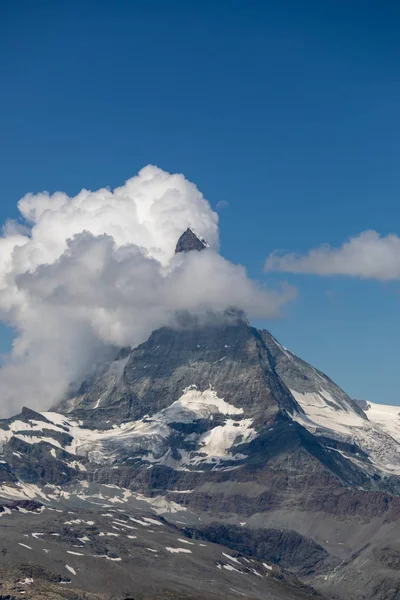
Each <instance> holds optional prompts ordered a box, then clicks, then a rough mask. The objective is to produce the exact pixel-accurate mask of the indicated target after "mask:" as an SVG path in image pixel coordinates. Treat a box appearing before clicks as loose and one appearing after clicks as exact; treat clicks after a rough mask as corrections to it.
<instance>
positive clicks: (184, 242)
mask: <svg viewBox="0 0 400 600" xmlns="http://www.w3.org/2000/svg"><path fill="white" fill-rule="evenodd" d="M207 246H208V244H207V242H206V241H205V240H203V239H200V238H199V237H197V235H196V234H195V233H194V232H193V231H192V229H190V227H188V228H187V229H186V231H185V232H184V233H182V235H181V237H180V238H179V240H178V242H177V244H176V248H175V254H178V253H179V252H190V251H191V250H204V248H207Z"/></svg>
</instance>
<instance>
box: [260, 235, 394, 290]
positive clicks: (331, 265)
mask: <svg viewBox="0 0 400 600" xmlns="http://www.w3.org/2000/svg"><path fill="white" fill-rule="evenodd" d="M265 271H281V272H285V273H305V274H313V275H325V276H328V275H347V276H350V277H360V278H365V279H377V280H379V281H390V280H396V279H400V238H399V237H398V236H397V235H394V234H391V235H387V236H385V237H382V236H380V235H379V233H377V232H376V231H364V232H362V233H360V234H359V235H357V236H355V237H351V238H350V239H349V240H348V241H347V242H345V243H344V244H343V245H342V246H341V247H340V248H332V247H331V246H329V245H327V244H325V245H322V246H319V247H318V248H313V249H311V250H310V251H309V252H308V253H307V254H306V255H304V256H301V255H298V254H291V253H290V254H283V255H278V254H277V253H272V254H270V255H269V256H268V258H267V260H266V262H265Z"/></svg>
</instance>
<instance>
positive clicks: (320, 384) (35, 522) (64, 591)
mask: <svg viewBox="0 0 400 600" xmlns="http://www.w3.org/2000/svg"><path fill="white" fill-rule="evenodd" d="M188 231H189V233H188V232H185V233H184V234H183V236H182V237H181V238H180V240H179V242H178V245H177V251H189V250H192V249H195V250H201V248H199V247H197V246H198V244H197V243H194V244H192V242H191V239H192V234H193V232H191V230H188ZM193 235H195V234H193ZM195 237H196V236H195ZM182 238H183V239H182ZM197 239H198V238H197ZM199 242H200V243H201V240H199ZM178 246H179V249H178ZM203 248H204V246H203ZM399 413H400V408H396V407H383V406H378V405H373V404H372V403H368V402H367V403H366V402H364V403H363V402H361V403H360V402H359V401H354V400H352V399H351V398H349V396H347V395H346V394H345V392H343V391H342V390H341V389H340V388H339V387H338V386H337V385H336V384H335V383H334V382H333V381H331V380H330V379H329V378H328V377H327V376H326V375H324V374H323V373H321V372H319V371H318V370H316V369H315V368H313V367H312V366H311V365H309V364H307V363H306V362H304V361H302V360H301V359H300V358H298V357H297V356H295V355H294V354H293V353H291V352H290V351H289V350H287V349H286V348H284V347H283V346H281V345H280V344H279V342H278V341H277V340H276V339H275V338H274V337H273V336H272V335H271V334H270V333H269V332H267V331H265V330H261V331H260V330H258V329H255V328H254V327H252V326H251V325H250V324H249V323H248V322H247V321H246V319H245V318H244V316H243V315H242V314H241V313H240V312H239V311H235V310H232V311H228V312H227V313H225V314H224V315H214V317H213V318H212V319H211V318H210V321H209V323H208V324H206V325H204V324H201V325H200V324H199V323H198V322H196V320H195V319H190V318H188V319H186V320H184V321H183V322H182V324H181V326H180V327H176V328H162V329H159V330H157V331H154V332H153V333H152V335H151V336H150V338H149V339H148V340H147V341H146V342H145V343H143V344H141V345H140V346H138V347H137V348H133V349H131V348H123V349H121V350H120V351H118V352H117V353H116V355H115V357H114V359H113V360H111V361H109V362H107V363H106V364H104V365H103V366H102V367H101V368H99V369H98V370H97V371H96V372H95V373H92V374H91V375H90V377H89V378H88V379H87V381H85V382H84V384H82V386H81V388H80V390H79V393H78V394H77V395H75V396H74V397H72V398H68V399H66V400H65V401H63V402H62V403H61V404H60V405H59V406H57V407H55V408H54V409H53V410H52V411H49V412H44V413H37V412H34V411H32V410H30V409H28V408H24V409H23V410H22V412H21V414H19V415H17V416H15V417H13V418H11V419H5V420H3V421H0V526H1V528H2V536H0V546H1V549H2V550H1V551H2V554H1V555H0V556H3V558H2V559H0V598H2V597H5V598H14V597H15V598H17V597H18V598H19V597H20V593H21V592H25V594H24V597H25V598H75V599H77V598H83V597H85V598H103V599H104V600H105V599H106V598H107V599H110V598H119V599H121V600H123V599H125V600H128V599H129V598H133V597H135V598H165V597H170V598H193V599H194V598H197V599H198V600H200V599H206V598H207V599H208V598H219V597H224V598H237V597H239V596H244V597H246V598H271V599H272V598H275V599H278V600H291V599H292V598H293V599H295V598H297V599H301V598H308V597H314V598H322V597H324V598H336V599H341V598H348V597H352V598H354V599H356V600H357V599H358V600H361V599H371V600H373V599H375V600H395V599H396V598H397V599H398V598H399V597H400V575H399V569H398V567H399V565H400V544H399V542H398V540H399V539H400V536H399V534H400V531H399V525H398V523H399V517H400V498H399V496H400V419H399ZM85 594H86V595H85Z"/></svg>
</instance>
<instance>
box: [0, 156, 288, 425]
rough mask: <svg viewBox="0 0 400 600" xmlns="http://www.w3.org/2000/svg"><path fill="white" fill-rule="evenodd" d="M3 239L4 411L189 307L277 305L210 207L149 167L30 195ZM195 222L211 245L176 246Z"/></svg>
mask: <svg viewBox="0 0 400 600" xmlns="http://www.w3.org/2000/svg"><path fill="white" fill-rule="evenodd" d="M18 207H19V210H20V213H21V217H22V221H23V223H22V225H21V224H19V223H13V222H9V223H7V224H6V226H5V228H4V230H3V237H1V238H0V253H1V256H2V259H3V260H2V262H1V263H0V319H1V320H2V321H3V322H5V323H7V324H9V325H10V326H12V327H13V328H14V330H15V331H16V337H15V339H14V343H13V348H12V352H11V354H10V356H8V357H6V359H5V362H4V365H3V366H2V368H1V369H0V414H1V415H2V416H4V415H8V414H11V413H13V412H15V411H17V410H19V409H20V407H21V406H22V405H23V404H26V405H28V406H31V407H33V408H38V409H45V408H48V407H49V406H51V405H52V404H54V403H55V402H56V401H58V400H60V399H61V398H62V397H63V396H64V395H65V394H66V392H67V390H68V389H69V386H71V384H73V383H79V382H80V381H81V380H82V378H83V377H84V376H85V375H86V374H87V373H88V371H89V370H90V369H91V368H92V367H93V365H94V364H95V363H96V361H98V360H100V359H102V358H103V357H104V356H105V354H106V353H107V352H109V350H110V348H112V347H119V346H125V345H132V346H135V345H137V344H139V343H141V342H143V341H145V340H146V339H147V337H148V336H149V335H150V333H151V332H152V331H153V330H154V329H155V328H157V327H160V326H163V325H172V326H174V325H176V315H177V314H179V313H182V312H184V311H188V312H190V313H191V314H193V315H196V316H199V317H204V318H205V316H206V315H207V314H208V313H209V312H210V311H224V310H226V309H228V308H230V307H232V306H237V307H239V308H241V309H243V310H244V311H245V312H246V313H248V315H249V317H250V318H252V317H254V318H269V317H276V316H277V315H279V311H280V308H281V306H282V304H283V303H284V302H286V301H287V300H289V299H291V298H292V297H293V289H292V288H290V287H288V288H284V289H282V290H281V291H280V292H277V291H268V290H266V289H265V288H263V287H260V286H259V285H257V284H256V283H255V282H253V281H252V280H250V279H249V278H248V277H247V275H246V271H245V269H244V268H243V267H241V266H239V265H234V264H232V263H230V262H229V261H227V260H225V259H224V258H223V257H222V256H220V255H219V254H218V244H219V241H218V216H217V214H216V213H215V212H214V211H213V210H212V209H211V207H210V205H209V203H208V202H207V200H205V198H204V197H203V196H202V194H201V192H200V191H199V190H198V189H197V188H196V186H195V185H194V184H192V183H190V182H189V181H187V180H186V179H185V177H184V176H183V175H177V174H173V175H171V174H169V173H166V172H165V171H162V170H161V169H159V168H157V167H154V166H147V167H145V168H144V169H142V170H141V171H140V172H139V174H138V175H137V176H135V177H133V178H131V179H129V180H128V181H127V182H126V183H125V184H124V185H123V186H121V187H119V188H116V189H115V190H113V191H111V190H110V189H108V188H104V189H100V190H97V191H95V192H91V191H88V190H82V191H81V192H80V193H79V194H78V195H77V196H75V197H73V198H70V197H68V196H67V195H66V194H64V193H62V192H57V193H55V194H52V195H50V194H48V193H45V192H44V193H40V194H36V195H33V194H29V195H27V196H25V197H24V198H22V199H21V200H20V201H19V203H18ZM187 227H192V228H193V229H194V230H195V231H196V232H197V233H198V234H200V235H201V236H203V237H204V238H205V239H206V240H207V241H208V242H209V244H210V248H207V249H206V250H204V251H203V252H191V253H187V254H184V253H180V254H178V255H175V253H174V250H175V245H176V242H177V239H178V238H179V236H180V235H181V234H182V232H183V231H184V230H185V229H186V228H187Z"/></svg>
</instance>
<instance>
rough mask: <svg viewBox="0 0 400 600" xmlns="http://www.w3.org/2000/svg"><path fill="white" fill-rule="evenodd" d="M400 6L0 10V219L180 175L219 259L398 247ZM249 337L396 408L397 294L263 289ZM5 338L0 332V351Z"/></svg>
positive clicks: (327, 0) (193, 3)
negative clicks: (389, 243)
mask: <svg viewBox="0 0 400 600" xmlns="http://www.w3.org/2000/svg"><path fill="white" fill-rule="evenodd" d="M399 30H400V5H399V3H398V2H394V1H393V2H387V1H386V2H385V1H380V2H378V1H375V2H373V1H370V2H368V1H367V0H359V1H355V0H343V1H339V0H315V1H313V0H308V1H307V2H299V1H298V0H293V1H286V0H279V1H278V0H276V1H274V2H269V1H268V0H264V1H263V2H258V1H256V0H254V1H242V2H237V1H235V0H229V1H225V0H218V1H212V2H209V1H204V0H202V1H197V0H190V1H180V2H175V1H173V0H169V1H167V0H164V1H159V2H157V1H152V0H146V1H135V0H131V1H121V0H114V1H111V0H108V1H101V0H96V1H85V0H82V1H79V2H77V1H75V0H69V1H68V2H54V1H53V0H52V1H48V2H45V1H41V0H36V1H35V2H31V1H26V2H20V1H19V0H12V1H8V0H4V1H3V2H2V3H1V4H0V69H1V71H0V72H1V83H2V86H1V88H2V89H1V94H0V147H1V204H0V221H1V222H3V221H4V220H5V219H6V218H7V217H15V216H16V215H17V210H16V202H17V200H18V199H19V198H20V197H21V196H22V195H24V194H25V193H26V192H28V191H32V192H38V191H41V190H42V189H46V190H49V191H55V190H58V189H62V190H64V191H66V192H68V193H69V194H74V193H76V192H78V191H79V190H80V189H81V188H82V187H88V188H92V189H93V188H98V187H100V186H105V185H110V186H111V187H113V186H116V185H120V184H121V183H122V182H123V181H124V180H125V179H127V178H128V177H130V176H132V175H134V174H135V173H136V172H137V171H138V170H139V169H140V168H141V167H142V166H144V165H146V164H147V163H153V164H157V165H158V166H160V167H162V168H163V169H166V170H169V171H179V172H182V173H184V174H185V175H186V177H188V178H189V179H190V180H192V181H194V182H195V183H196V184H197V185H198V187H199V188H200V189H201V190H202V192H203V193H204V195H205V196H206V198H207V199H208V200H210V202H211V203H212V204H213V205H214V206H215V205H216V203H217V202H218V201H220V200H226V201H228V202H229V207H228V208H226V209H224V210H223V211H221V220H220V224H221V241H222V253H223V254H224V255H225V256H226V257H227V258H229V259H230V260H232V261H235V262H241V263H242V264H244V265H245V266H246V267H247V269H248V271H249V273H250V274H251V275H252V276H253V277H257V278H259V279H260V280H261V281H262V280H264V279H265V275H263V273H262V268H263V263H264V260H265V258H266V256H267V255H268V254H269V252H271V251H273V250H275V249H277V248H279V249H282V250H285V251H296V252H305V251H307V250H308V249H309V248H310V247H313V246H316V245H319V244H321V243H324V242H329V243H331V244H333V245H340V244H341V243H342V242H343V241H344V239H345V238H347V236H349V235H354V234H357V233H359V232H361V231H363V230H366V229H370V228H372V229H375V230H377V231H378V232H379V233H381V234H382V235H386V234H387V233H389V232H394V233H397V234H400V203H399V191H400V169H399V161H400V110H399V106H400V76H399V73H400V35H399ZM269 277H271V278H272V279H273V280H274V281H278V280H281V279H285V280H289V281H290V282H292V283H294V284H295V285H296V286H297V287H298V288H299V297H298V299H297V300H296V301H295V302H293V303H292V304H290V305H288V306H287V308H286V309H285V312H284V317H283V318H282V320H280V321H276V322H268V323H263V324H262V325H264V326H266V327H267V328H269V329H270V330H271V331H272V333H274V334H275V335H276V336H277V337H278V338H279V339H280V341H281V342H282V343H283V344H284V345H286V346H287V347H289V348H290V349H292V350H293V351H295V352H296V353H298V354H300V356H302V357H303V358H305V359H306V360H308V361H310V362H312V363H313V364H314V365H315V366H317V367H319V368H320V369H322V370H323V371H325V372H327V373H328V374H329V375H330V376H331V377H332V378H333V379H335V380H336V381H337V382H338V383H339V384H340V385H341V386H342V387H344V388H345V389H346V391H348V393H350V394H351V395H353V396H355V397H360V398H367V399H370V400H375V401H381V402H391V403H394V404H400V393H399V385H398V362H399V351H398V340H399V339H400V320H399V308H400V284H398V283H390V284H389V283H388V284H381V283H378V282H371V281H362V280H357V279H344V278H339V277H335V278H318V277H312V276H304V275H303V276H290V275H285V276H284V277H283V276H282V275H271V276H269ZM9 343H10V334H9V332H7V331H6V330H5V329H4V330H3V331H2V334H1V340H0V348H1V349H3V350H4V349H6V348H7V347H8V345H9Z"/></svg>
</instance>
